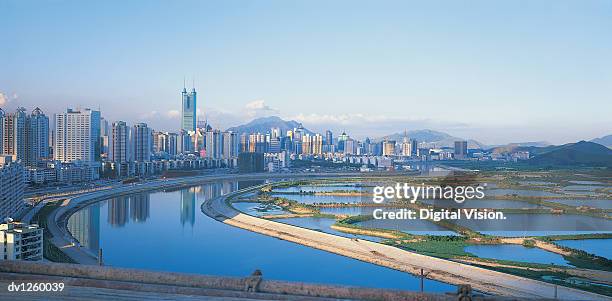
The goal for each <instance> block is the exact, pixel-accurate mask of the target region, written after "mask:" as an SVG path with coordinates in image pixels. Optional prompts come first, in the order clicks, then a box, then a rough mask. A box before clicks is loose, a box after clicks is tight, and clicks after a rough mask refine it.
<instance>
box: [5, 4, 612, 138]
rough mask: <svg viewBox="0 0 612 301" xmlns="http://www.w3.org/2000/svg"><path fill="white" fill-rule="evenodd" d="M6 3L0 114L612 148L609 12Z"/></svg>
mask: <svg viewBox="0 0 612 301" xmlns="http://www.w3.org/2000/svg"><path fill="white" fill-rule="evenodd" d="M86 2H87V3H82V2H81V1H50V0H43V1H30V0H0V108H3V109H4V110H7V111H12V110H14V109H15V108H17V107H18V106H23V107H25V108H26V109H27V110H32V109H33V108H34V107H40V108H41V109H43V110H44V111H45V112H46V113H47V114H48V115H53V114H54V113H58V112H61V111H64V110H65V109H66V108H67V107H91V108H99V109H100V110H101V112H102V115H103V116H104V117H105V118H106V119H108V120H110V121H116V120H124V121H127V122H128V123H136V122H147V123H148V124H149V125H150V126H151V127H153V128H155V129H158V130H168V131H177V130H178V128H179V125H180V122H179V110H180V91H181V90H182V88H183V82H184V80H185V79H186V83H187V87H188V88H191V87H192V86H195V88H196V90H197V91H198V111H199V115H198V116H200V118H202V119H204V118H207V119H208V121H209V122H210V123H211V124H212V125H213V126H215V127H218V128H221V129H225V128H227V127H230V126H234V125H239V124H243V123H246V122H248V121H249V120H251V119H253V118H257V117H262V116H270V115H276V116H280V117H282V118H284V119H293V120H297V121H300V122H302V123H303V124H304V126H305V127H307V128H309V129H313V130H316V131H323V130H325V129H328V128H329V129H332V130H334V131H337V132H338V131H342V130H346V131H347V132H348V133H349V134H350V135H351V136H354V137H357V138H361V137H365V136H370V137H379V136H383V135H387V134H391V133H395V132H403V131H404V130H416V129H433V130H439V131H444V132H447V133H449V134H451V135H454V136H458V137H463V138H470V139H476V140H478V141H480V142H483V143H486V144H503V143H509V142H524V141H548V142H550V143H554V144H561V143H568V142H575V141H578V140H590V139H593V138H596V137H600V136H604V135H609V134H612V118H610V116H612V1H588V0H585V1H559V0H554V1H519V0H514V1H486V0H483V1H420V2H416V1H414V2H413V1H355V0H353V1H314V0H311V1H263V0H261V1H231V0H229V1H214V2H213V1H86Z"/></svg>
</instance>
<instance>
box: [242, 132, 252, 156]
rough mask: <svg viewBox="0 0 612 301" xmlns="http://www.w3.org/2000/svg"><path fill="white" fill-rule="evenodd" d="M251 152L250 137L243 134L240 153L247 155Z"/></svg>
mask: <svg viewBox="0 0 612 301" xmlns="http://www.w3.org/2000/svg"><path fill="white" fill-rule="evenodd" d="M249 151H250V150H249V135H247V134H246V133H242V134H240V152H241V153H246V152H249Z"/></svg>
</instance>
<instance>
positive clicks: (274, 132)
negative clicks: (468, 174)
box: [239, 125, 470, 171]
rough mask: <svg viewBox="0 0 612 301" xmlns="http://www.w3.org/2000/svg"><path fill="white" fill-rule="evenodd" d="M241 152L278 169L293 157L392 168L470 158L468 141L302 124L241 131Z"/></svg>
mask: <svg viewBox="0 0 612 301" xmlns="http://www.w3.org/2000/svg"><path fill="white" fill-rule="evenodd" d="M239 148H240V152H241V153H261V154H263V166H262V168H263V169H266V170H268V171H276V170H278V169H283V168H286V167H288V166H289V165H290V164H291V161H292V160H317V159H320V160H327V161H331V162H337V163H342V162H346V163H351V164H359V165H364V166H366V168H372V167H373V168H379V169H389V168H393V167H394V166H395V164H396V163H401V162H405V161H408V160H418V161H430V160H453V159H455V160H465V159H469V158H470V156H469V154H468V143H467V141H456V142H455V145H454V148H452V147H445V148H435V147H430V144H429V143H419V142H418V141H417V140H416V139H410V138H408V136H407V135H405V137H404V138H403V140H402V141H401V142H397V141H396V140H391V139H383V140H382V141H376V142H375V141H372V140H370V139H369V138H365V139H364V140H362V141H359V140H357V139H354V138H352V137H350V136H349V135H348V134H347V133H346V132H343V133H342V134H340V135H339V136H338V137H334V134H333V132H332V131H331V130H327V131H326V132H325V135H324V136H323V135H321V134H317V133H311V132H310V131H307V130H305V129H304V128H303V127H302V126H301V125H299V126H298V127H297V128H294V129H290V130H287V131H286V132H284V133H283V131H282V130H281V129H280V128H271V129H270V131H269V132H266V133H265V134H264V133H251V134H246V133H243V134H241V135H240V143H239Z"/></svg>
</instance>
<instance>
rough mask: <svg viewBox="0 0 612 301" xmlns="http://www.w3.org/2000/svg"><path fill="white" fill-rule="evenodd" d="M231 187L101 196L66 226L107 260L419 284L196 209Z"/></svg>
mask: <svg viewBox="0 0 612 301" xmlns="http://www.w3.org/2000/svg"><path fill="white" fill-rule="evenodd" d="M237 188H238V183H236V182H224V183H217V184H210V185H202V186H197V187H194V188H189V189H184V190H179V191H172V192H152V193H150V194H149V193H146V194H137V195H130V196H126V197H122V198H115V199H111V200H105V201H101V202H99V203H96V204H93V205H91V206H88V207H86V208H84V209H81V210H80V211H78V212H76V213H75V214H74V215H73V216H72V217H71V218H70V221H69V225H68V227H69V230H71V232H73V234H74V232H76V231H74V230H72V229H78V231H80V233H87V234H86V235H83V234H81V235H75V237H78V236H81V238H80V239H79V240H80V241H81V243H82V246H83V247H84V248H91V249H92V250H91V251H92V252H97V248H98V247H99V248H102V250H103V254H104V255H103V257H104V263H105V264H106V265H109V266H117V267H131V268H143V269H149V270H159V271H173V272H187V273H198V274H207V275H225V276H241V277H243V276H245V275H249V274H250V273H252V272H253V271H254V270H256V269H260V270H261V271H262V272H263V274H264V277H265V278H266V279H276V280H291V281H303V282H313V283H328V284H343V285H354V286H367V287H378V288H394V289H406V290H419V286H420V280H419V279H418V278H417V277H415V276H413V275H411V274H407V273H404V272H399V271H395V270H392V269H389V268H385V267H380V266H377V265H373V264H370V263H365V262H361V261H359V260H355V259H351V258H347V257H343V256H340V255H336V254H332V253H328V252H324V251H320V250H316V249H312V248H309V247H305V246H301V245H298V244H294V243H290V242H286V241H282V240H279V239H276V238H271V237H267V236H265V235H261V234H257V233H252V232H249V231H246V230H242V229H238V228H235V227H232V226H229V225H226V224H223V223H219V222H218V221H215V220H213V219H211V218H209V217H207V216H206V215H204V214H202V212H201V211H200V206H201V204H202V202H203V201H204V200H205V199H207V198H210V197H214V196H218V195H220V194H222V193H228V192H230V191H233V190H235V189H237ZM133 206H134V207H133ZM84 216H88V218H83V217H84ZM77 220H78V221H80V222H79V224H78V225H77V224H76V221H77ZM96 226H97V227H96ZM83 242H88V245H87V243H85V244H84V243H83ZM425 290H426V291H436V292H447V291H453V290H454V286H452V285H449V284H445V283H441V282H438V281H433V280H425Z"/></svg>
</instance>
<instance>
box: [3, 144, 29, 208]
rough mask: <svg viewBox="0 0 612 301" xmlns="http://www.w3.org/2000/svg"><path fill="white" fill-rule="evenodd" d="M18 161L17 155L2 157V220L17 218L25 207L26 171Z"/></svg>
mask: <svg viewBox="0 0 612 301" xmlns="http://www.w3.org/2000/svg"><path fill="white" fill-rule="evenodd" d="M16 160H17V155H0V219H4V218H7V217H12V216H15V215H16V214H17V212H19V211H20V210H21V209H23V208H24V206H25V203H24V202H23V190H24V188H25V180H24V170H23V166H21V164H19V163H18V162H16Z"/></svg>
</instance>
